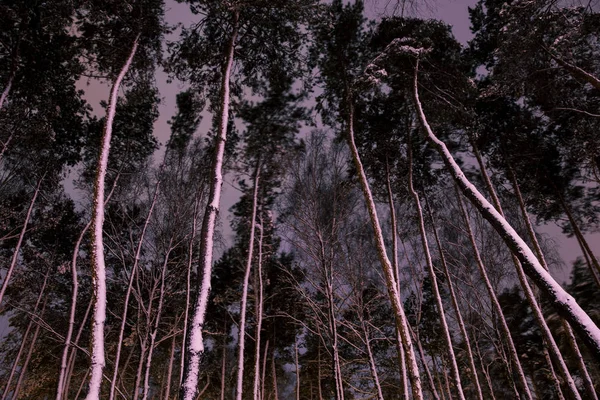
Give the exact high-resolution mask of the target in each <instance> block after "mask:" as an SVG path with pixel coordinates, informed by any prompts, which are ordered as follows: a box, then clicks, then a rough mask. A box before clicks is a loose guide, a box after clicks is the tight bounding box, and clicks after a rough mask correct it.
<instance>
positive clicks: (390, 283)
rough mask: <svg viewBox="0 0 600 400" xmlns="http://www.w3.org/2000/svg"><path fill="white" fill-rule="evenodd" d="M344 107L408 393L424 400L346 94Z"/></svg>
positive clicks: (413, 353)
mask: <svg viewBox="0 0 600 400" xmlns="http://www.w3.org/2000/svg"><path fill="white" fill-rule="evenodd" d="M346 106H347V107H348V117H347V130H348V131H347V135H346V137H347V142H348V146H349V147H350V151H351V153H352V159H353V161H354V166H355V168H356V170H357V172H358V177H359V180H360V184H361V188H362V191H363V195H364V197H365V202H366V203H367V209H368V210H369V217H370V220H371V226H372V227H373V231H374V236H375V242H376V244H377V254H378V256H379V261H380V263H381V266H382V268H383V273H384V277H385V282H386V286H387V290H388V295H389V298H390V302H391V303H392V309H393V311H394V317H395V319H396V329H397V330H398V331H399V332H400V334H401V337H402V346H403V347H404V354H405V356H406V364H407V369H408V376H409V379H410V383H411V389H412V393H413V398H414V399H418V400H421V399H423V390H422V387H421V376H420V374H419V368H418V366H417V359H416V357H415V352H414V350H413V346H412V339H411V337H410V332H409V329H408V321H407V320H406V315H405V314H404V308H403V306H402V301H401V299H400V292H399V290H398V283H397V282H396V279H395V278H394V268H393V266H392V263H391V262H390V259H389V258H388V256H387V250H386V248H385V241H384V239H383V232H382V231H381V224H380V223H379V217H378V215H377V208H376V206H375V200H374V199H373V194H372V193H371V188H370V187H369V181H368V179H367V176H366V174H365V170H364V168H363V165H362V162H361V160H360V155H359V154H358V149H357V148H356V143H355V142H354V109H353V104H352V98H351V96H350V93H349V90H348V94H347V99H346ZM398 362H399V363H400V364H401V363H402V357H401V356H400V354H398Z"/></svg>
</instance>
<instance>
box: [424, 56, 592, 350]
mask: <svg viewBox="0 0 600 400" xmlns="http://www.w3.org/2000/svg"><path fill="white" fill-rule="evenodd" d="M417 77H418V62H417V66H416V67H415V76H414V86H413V90H414V92H413V94H414V100H415V106H416V110H417V114H418V117H419V120H420V122H421V125H422V127H423V129H424V131H425V134H426V136H427V139H428V140H429V142H430V143H431V145H432V146H433V147H434V148H435V149H436V150H437V151H438V153H439V154H440V156H441V157H442V159H443V161H444V164H445V165H446V168H448V170H449V171H450V173H451V175H452V177H453V178H454V180H455V181H456V183H457V184H458V186H459V188H460V189H461V191H462V192H463V194H464V195H465V197H467V198H468V199H469V200H470V201H471V203H472V204H473V205H474V206H475V207H476V208H477V210H478V211H479V212H480V213H481V215H482V216H483V217H484V218H485V219H486V220H487V221H488V222H489V223H490V224H491V225H492V226H493V227H494V229H495V230H496V231H497V232H498V233H499V234H500V236H501V237H502V239H503V240H504V242H505V243H506V245H507V246H508V247H509V248H510V249H511V251H512V252H513V253H514V254H515V256H516V257H517V258H518V259H519V261H520V262H521V263H522V265H523V268H524V270H525V273H526V274H527V275H528V276H529V278H531V279H532V280H533V282H535V284H536V285H537V286H538V287H539V288H540V290H541V291H542V292H543V293H544V294H545V295H546V296H547V297H548V299H549V300H550V302H551V303H552V305H553V306H554V307H555V309H556V310H557V311H558V313H559V314H560V315H561V316H563V317H564V318H565V319H567V321H569V323H570V324H571V326H572V327H573V328H574V329H575V330H576V331H577V333H578V334H579V335H580V337H581V338H582V339H583V340H584V341H585V343H586V344H587V345H588V346H589V348H590V350H591V351H592V352H593V353H594V356H595V357H596V358H600V329H599V328H598V326H596V324H595V323H594V322H593V321H592V320H591V318H590V317H589V315H588V314H587V313H586V312H585V311H584V310H583V309H582V308H581V307H580V306H579V304H577V302H576V301H575V299H574V298H573V296H571V295H569V294H568V293H567V292H566V291H565V290H564V289H563V288H562V287H561V286H560V285H559V284H558V283H557V282H556V281H555V280H554V278H552V276H551V275H550V274H549V273H548V272H547V271H546V270H544V268H543V267H542V265H541V264H540V262H539V261H538V259H537V258H536V256H535V255H534V254H533V252H532V251H531V249H530V248H529V246H528V245H527V244H526V243H525V241H524V240H523V239H522V238H521V237H520V236H519V235H518V234H517V232H516V231H515V230H514V229H513V227H512V226H510V224H509V223H508V222H507V221H506V219H505V218H504V217H503V216H502V215H500V213H499V212H498V211H497V210H496V209H495V208H494V207H493V206H492V205H491V204H490V202H489V201H487V199H486V198H485V197H483V195H482V194H481V193H480V192H479V190H478V189H477V188H476V187H475V186H474V185H473V184H472V183H471V182H470V181H469V180H468V179H467V177H466V176H465V174H464V173H463V171H462V170H461V168H460V166H459V165H458V164H457V163H456V161H455V160H454V157H453V156H452V154H451V153H450V151H449V150H448V148H447V147H446V144H445V143H444V142H442V141H441V140H440V139H438V138H437V136H435V134H434V133H433V131H432V129H431V127H430V126H429V123H428V122H427V118H426V117H425V113H424V111H423V107H422V105H421V102H420V100H419V92H418V81H417Z"/></svg>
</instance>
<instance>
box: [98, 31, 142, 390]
mask: <svg viewBox="0 0 600 400" xmlns="http://www.w3.org/2000/svg"><path fill="white" fill-rule="evenodd" d="M138 39H139V35H138V36H136V38H135V39H134V41H133V45H132V46H131V51H130V53H129V57H128V58H127V61H125V64H124V65H123V67H122V68H121V71H120V72H119V75H117V78H116V79H115V81H114V82H113V86H112V89H111V92H110V99H109V103H108V107H107V109H106V122H105V123H104V129H103V132H102V142H101V147H100V155H99V157H98V165H97V167H96V179H95V182H94V189H95V190H94V207H93V215H92V246H91V247H92V248H91V253H92V256H91V264H92V265H91V266H92V277H93V290H94V299H95V301H94V319H93V322H92V333H91V335H92V336H91V347H92V351H91V373H90V383H89V390H88V394H87V397H86V399H87V400H99V399H100V387H101V385H102V372H103V370H104V365H105V360H104V322H105V320H106V267H105V265H104V243H103V237H102V227H103V225H104V185H105V182H104V179H105V177H106V170H107V168H108V153H109V151H110V139H111V136H112V126H113V122H114V119H115V114H116V110H117V100H118V98H119V88H120V87H121V82H122V81H123V78H125V75H126V74H127V71H129V67H130V66H131V62H132V61H133V57H134V56H135V53H136V51H137V47H138Z"/></svg>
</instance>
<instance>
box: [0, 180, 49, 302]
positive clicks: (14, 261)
mask: <svg viewBox="0 0 600 400" xmlns="http://www.w3.org/2000/svg"><path fill="white" fill-rule="evenodd" d="M45 176H46V173H44V175H42V177H41V178H40V179H39V180H38V183H37V186H36V188H35V191H34V192H33V196H32V197H31V201H30V202H29V208H28V209H27V214H26V215H25V221H24V222H23V228H21V233H20V234H19V240H18V241H17V245H16V246H15V250H14V252H13V255H12V259H11V261H10V265H9V267H8V270H7V271H6V276H5V277H4V281H3V282H2V288H1V289H0V305H1V304H2V300H3V299H4V293H5V292H6V289H7V288H8V282H9V281H10V278H11V276H12V274H13V272H14V270H15V267H16V266H17V261H18V260H19V253H20V251H21V245H22V244H23V238H24V237H25V232H27V226H28V225H29V220H30V219H31V213H32V212H33V207H34V206H35V202H36V200H37V198H38V195H39V194H40V187H41V186H42V182H43V181H44V178H45Z"/></svg>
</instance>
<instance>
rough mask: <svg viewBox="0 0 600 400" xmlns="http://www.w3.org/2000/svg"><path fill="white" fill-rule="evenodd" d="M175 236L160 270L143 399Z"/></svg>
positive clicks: (147, 382)
mask: <svg viewBox="0 0 600 400" xmlns="http://www.w3.org/2000/svg"><path fill="white" fill-rule="evenodd" d="M172 244H173V238H171V240H170V242H169V249H168V250H167V254H165V261H164V263H163V266H162V269H161V272H160V294H159V295H158V306H157V307H156V315H155V317H154V326H153V327H152V332H151V333H150V344H149V345H148V357H147V358H146V371H145V374H144V392H143V395H142V399H143V400H147V399H148V392H149V391H150V370H151V366H152V355H153V354H154V347H155V345H156V336H157V335H158V327H159V326H160V317H161V315H162V308H163V302H164V298H165V275H166V274H167V264H168V262H169V255H170V254H171V250H173V247H172Z"/></svg>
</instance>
